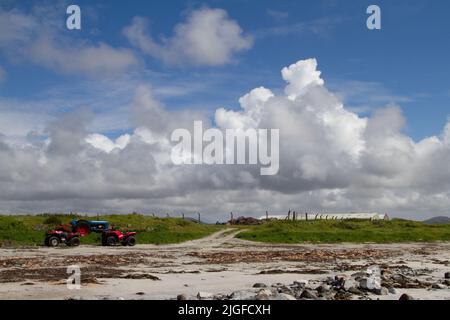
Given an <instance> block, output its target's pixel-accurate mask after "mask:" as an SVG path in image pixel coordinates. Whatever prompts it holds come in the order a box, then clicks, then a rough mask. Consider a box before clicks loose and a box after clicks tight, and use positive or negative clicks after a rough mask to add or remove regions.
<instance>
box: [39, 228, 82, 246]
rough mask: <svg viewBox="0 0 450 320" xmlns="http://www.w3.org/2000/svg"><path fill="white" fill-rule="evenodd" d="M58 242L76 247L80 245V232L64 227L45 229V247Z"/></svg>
mask: <svg viewBox="0 0 450 320" xmlns="http://www.w3.org/2000/svg"><path fill="white" fill-rule="evenodd" d="M60 243H65V244H66V245H67V246H69V247H77V246H79V245H80V234H79V233H78V232H72V231H70V230H67V229H66V228H64V227H60V228H57V229H55V230H50V231H47V233H46V235H45V240H44V244H45V245H46V246H47V247H57V246H59V244H60Z"/></svg>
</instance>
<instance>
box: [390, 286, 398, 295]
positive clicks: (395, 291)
mask: <svg viewBox="0 0 450 320" xmlns="http://www.w3.org/2000/svg"><path fill="white" fill-rule="evenodd" d="M388 290H389V293H390V294H397V290H396V289H395V288H394V287H390V288H388Z"/></svg>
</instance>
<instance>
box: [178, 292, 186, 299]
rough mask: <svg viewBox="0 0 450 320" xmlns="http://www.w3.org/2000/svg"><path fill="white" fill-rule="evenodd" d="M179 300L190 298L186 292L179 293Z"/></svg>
mask: <svg viewBox="0 0 450 320" xmlns="http://www.w3.org/2000/svg"><path fill="white" fill-rule="evenodd" d="M177 300H188V297H187V295H185V294H184V293H182V294H179V295H177Z"/></svg>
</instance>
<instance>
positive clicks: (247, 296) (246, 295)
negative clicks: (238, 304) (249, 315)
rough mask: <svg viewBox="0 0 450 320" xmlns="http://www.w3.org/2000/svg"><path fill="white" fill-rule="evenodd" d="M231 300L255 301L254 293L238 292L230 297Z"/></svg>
mask: <svg viewBox="0 0 450 320" xmlns="http://www.w3.org/2000/svg"><path fill="white" fill-rule="evenodd" d="M230 299H231V300H255V299H256V296H255V291H253V290H240V291H235V292H233V293H232V294H231V295H230Z"/></svg>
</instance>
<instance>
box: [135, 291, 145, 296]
mask: <svg viewBox="0 0 450 320" xmlns="http://www.w3.org/2000/svg"><path fill="white" fill-rule="evenodd" d="M136 294H137V295H138V296H143V295H144V294H145V292H142V291H139V292H136Z"/></svg>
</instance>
